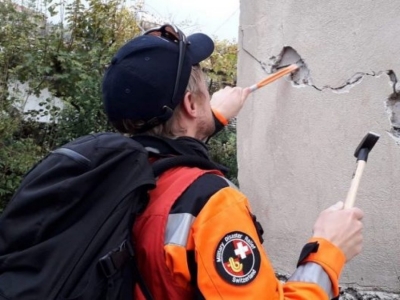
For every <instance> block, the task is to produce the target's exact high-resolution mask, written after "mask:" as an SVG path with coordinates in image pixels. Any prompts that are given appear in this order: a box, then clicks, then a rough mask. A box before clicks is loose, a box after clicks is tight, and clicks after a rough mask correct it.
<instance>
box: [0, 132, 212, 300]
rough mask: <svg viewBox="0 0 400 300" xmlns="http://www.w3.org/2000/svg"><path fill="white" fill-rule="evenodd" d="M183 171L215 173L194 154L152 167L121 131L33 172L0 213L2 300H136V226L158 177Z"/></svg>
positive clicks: (72, 147) (88, 141)
mask: <svg viewBox="0 0 400 300" xmlns="http://www.w3.org/2000/svg"><path fill="white" fill-rule="evenodd" d="M177 166H197V167H200V168H203V169H215V168H216V166H215V164H213V163H211V162H210V161H208V160H205V159H200V158H198V157H191V156H178V157H175V158H165V159H161V160H159V161H157V162H155V163H154V164H153V165H151V164H150V163H149V161H148V153H147V151H146V150H145V149H144V147H143V146H142V145H140V144H139V143H138V142H136V141H134V140H133V139H131V138H128V137H124V136H122V135H120V134H117V133H101V134H94V135H89V136H84V137H82V138H79V139H77V140H75V141H73V142H71V143H68V144H66V145H65V146H63V147H61V148H59V149H56V150H54V151H52V152H51V153H50V154H49V155H48V156H47V157H45V158H44V159H43V160H42V161H41V162H39V163H38V164H37V165H36V166H35V167H33V168H32V169H31V170H30V171H29V172H28V173H27V174H26V175H25V178H24V179H23V181H22V183H21V186H20V188H19V189H18V190H17V192H16V193H15V195H14V197H13V198H12V199H11V201H10V203H9V204H8V206H7V207H6V209H5V210H4V212H3V213H2V215H1V216H0V299H7V300H15V299H23V300H25V299H26V300H30V299H32V300H53V299H55V300H58V299H60V300H61V299H69V300H72V299H74V300H81V299H82V300H95V299H107V300H108V299H110V300H113V299H127V300H132V299H133V289H134V285H135V284H136V283H139V284H140V287H141V288H142V291H143V293H144V294H145V296H146V298H147V299H151V295H150V294H149V293H148V291H147V289H146V288H145V285H144V284H143V281H142V280H141V277H140V274H139V273H138V271H137V269H136V266H135V263H134V253H133V249H132V243H133V242H134V241H132V240H131V229H132V225H133V222H134V219H135V216H136V215H137V213H140V212H141V211H143V209H145V207H146V204H147V201H148V196H147V195H148V191H149V190H150V189H152V188H154V187H155V183H156V177H157V176H158V175H160V174H161V173H162V172H164V171H165V170H167V169H169V168H172V167H177Z"/></svg>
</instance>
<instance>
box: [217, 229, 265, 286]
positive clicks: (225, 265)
mask: <svg viewBox="0 0 400 300" xmlns="http://www.w3.org/2000/svg"><path fill="white" fill-rule="evenodd" d="M260 261H261V259H260V252H259V251H258V249H257V245H256V243H255V242H254V241H253V239H252V238H251V237H249V236H248V235H247V234H245V233H243V232H240V231H235V232H230V233H228V234H227V235H225V236H224V237H223V238H222V240H221V241H220V242H219V243H218V247H217V250H216V251H215V264H216V268H217V272H218V274H219V275H220V276H221V277H222V278H223V279H224V280H225V281H227V282H228V283H231V284H234V285H244V284H247V283H249V282H251V281H253V280H254V278H256V276H257V274H258V271H259V270H260Z"/></svg>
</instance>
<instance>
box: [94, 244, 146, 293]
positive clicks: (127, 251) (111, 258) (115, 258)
mask: <svg viewBox="0 0 400 300" xmlns="http://www.w3.org/2000/svg"><path fill="white" fill-rule="evenodd" d="M99 264H100V267H101V269H102V271H103V273H104V275H105V276H106V277H107V279H108V280H109V283H111V285H110V284H109V286H108V287H109V288H108V292H111V289H110V286H112V281H113V277H114V275H115V274H116V273H117V272H119V271H120V270H121V269H122V268H123V267H124V266H126V265H127V264H130V265H131V266H132V271H133V276H134V278H135V282H137V283H138V284H139V287H140V289H141V291H142V293H143V295H144V297H145V298H146V300H153V296H152V295H151V293H150V291H149V289H148V288H147V286H146V284H145V282H144V279H143V277H142V275H140V272H139V269H138V267H137V264H136V260H135V255H134V250H133V248H132V243H131V241H129V240H124V241H123V242H122V243H121V245H120V246H119V247H118V248H115V249H113V250H111V251H110V252H109V253H107V254H106V255H105V256H103V257H102V258H100V260H99ZM111 293H112V292H111ZM107 299H108V298H107ZM110 299H111V298H110Z"/></svg>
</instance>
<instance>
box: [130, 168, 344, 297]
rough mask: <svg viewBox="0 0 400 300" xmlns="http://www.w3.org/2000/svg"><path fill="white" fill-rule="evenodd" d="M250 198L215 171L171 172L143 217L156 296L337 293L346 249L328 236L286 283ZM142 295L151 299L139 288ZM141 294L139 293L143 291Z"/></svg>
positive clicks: (143, 256) (145, 256)
mask: <svg viewBox="0 0 400 300" xmlns="http://www.w3.org/2000/svg"><path fill="white" fill-rule="evenodd" d="M250 211H251V210H250V205H249V202H248V200H247V198H246V197H245V196H244V195H243V194H242V193H241V192H240V191H238V190H237V189H236V188H234V187H232V185H231V184H229V182H228V181H227V180H226V179H224V178H222V177H221V176H220V174H219V173H218V172H217V171H215V172H209V171H208V172H207V171H202V170H199V169H196V168H176V169H173V170H169V171H167V172H166V173H165V174H163V175H162V176H161V177H160V178H159V180H158V183H157V187H156V189H155V190H153V191H151V193H150V203H149V206H148V208H147V209H146V211H145V212H144V213H143V215H141V216H140V217H139V218H138V219H137V221H136V222H135V226H134V229H133V239H134V241H136V255H137V258H138V266H139V269H140V272H141V274H142V275H143V277H144V279H145V282H146V284H147V286H148V288H149V290H150V292H151V293H152V295H153V297H154V299H156V300H157V299H177V300H179V299H330V297H331V296H332V295H333V296H337V294H338V277H339V275H340V272H341V269H342V267H343V265H344V255H343V254H342V253H341V251H340V250H339V249H338V248H336V247H335V246H333V245H331V244H330V243H329V242H327V241H324V240H321V239H313V240H312V241H317V242H320V247H319V250H318V253H313V254H312V255H310V257H308V258H307V260H306V261H305V264H304V265H302V266H300V267H299V268H298V269H297V270H296V272H295V273H294V274H293V276H292V277H291V278H290V279H289V281H288V282H287V283H286V284H282V283H281V282H279V280H277V278H276V277H275V272H274V270H273V268H272V265H271V263H270V261H269V259H268V256H267V254H266V252H265V251H264V249H263V247H262V245H261V242H260V240H259V236H258V232H257V230H256V227H255V226H254V221H253V218H252V214H251V213H250ZM135 293H136V297H137V299H144V298H143V296H142V295H141V293H140V291H139V289H136V291H135ZM135 299H136V298H135Z"/></svg>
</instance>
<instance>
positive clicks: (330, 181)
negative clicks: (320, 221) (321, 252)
mask: <svg viewBox="0 0 400 300" xmlns="http://www.w3.org/2000/svg"><path fill="white" fill-rule="evenodd" d="M240 9H241V17H240V27H241V28H240V36H239V45H240V53H239V65H238V70H239V76H238V79H239V80H238V85H240V86H250V85H252V84H254V83H255V82H257V81H259V80H260V79H262V78H264V77H265V75H266V73H270V72H272V71H274V70H275V69H276V68H277V67H279V66H282V65H284V64H286V63H287V61H289V63H291V60H295V59H296V58H298V57H299V58H300V59H301V61H302V62H303V63H304V68H302V70H301V72H299V73H297V74H295V76H293V77H292V78H290V77H289V76H288V77H286V78H284V79H281V80H279V81H277V82H275V83H273V84H271V85H269V86H267V87H264V88H262V89H260V90H259V91H257V92H255V93H254V94H253V95H252V96H251V97H250V99H249V100H248V102H247V103H246V105H245V108H244V109H243V111H242V112H241V113H240V115H239V117H238V123H237V129H238V163H239V182H240V187H241V189H242V190H243V191H244V193H246V194H247V195H248V196H249V198H250V201H251V203H252V206H253V209H254V210H255V211H256V212H257V215H258V218H259V219H260V220H261V222H262V224H263V226H264V229H265V231H266V233H265V240H266V241H265V243H264V245H265V247H266V249H267V250H268V255H269V256H270V258H271V260H272V262H273V264H274V266H275V268H276V270H277V271H278V272H283V273H289V274H290V273H291V272H293V270H294V267H295V265H296V260H297V258H298V255H299V252H300V250H301V248H302V246H303V244H304V243H305V242H306V241H307V239H308V238H309V237H310V235H311V229H312V226H313V224H314V221H315V219H316V218H317V216H318V213H319V212H320V211H321V210H323V209H324V208H326V207H328V206H330V205H332V204H334V203H335V202H336V201H338V200H343V199H345V197H346V194H347V191H348V188H349V186H350V181H351V176H352V174H353V172H354V168H355V163H356V159H355V157H354V156H353V153H354V150H355V149H356V147H357V145H358V143H359V142H360V141H361V139H362V138H363V137H364V135H365V134H366V133H367V132H368V131H373V132H376V133H378V134H380V135H381V138H380V140H379V141H378V143H377V144H376V146H375V147H374V149H373V150H372V152H371V154H370V156H369V160H368V163H367V166H366V169H365V172H364V175H363V177H362V180H361V184H360V189H359V192H358V196H357V201H356V205H357V206H359V207H360V208H362V209H363V210H364V212H365V214H366V216H365V220H364V224H365V231H364V249H363V253H362V254H361V255H359V256H358V257H357V258H356V259H354V260H353V261H352V262H350V263H349V264H348V265H347V266H346V268H345V272H344V273H343V275H342V277H341V280H340V281H341V283H342V284H343V286H348V287H352V288H355V289H356V290H357V291H364V290H365V291H381V292H388V293H392V294H393V293H394V294H395V295H396V294H398V293H400V242H399V240H400V184H399V181H398V178H400V96H399V95H398V92H399V90H400V89H399V84H398V83H397V78H396V77H397V76H399V74H400V59H399V49H400V39H399V38H398V37H399V36H400V17H399V11H400V2H398V1H384V0H366V1H362V2H361V1H345V0H337V1H329V2H327V1H312V0H305V1H296V0H280V1H273V0H242V1H241V7H240ZM285 47H286V48H285ZM285 52H286V53H289V54H287V55H286V57H285V56H284V54H285ZM296 55H298V57H297V56H296ZM396 74H397V76H396ZM382 295H384V294H382ZM349 297H350V298H349ZM382 297H383V296H382ZM395 297H397V296H395ZM344 299H346V298H344ZM347 299H352V298H351V293H350V294H349V295H348V298H347ZM360 299H386V298H360ZM388 299H389V298H388ZM390 299H393V298H390ZM395 299H398V298H395Z"/></svg>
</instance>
